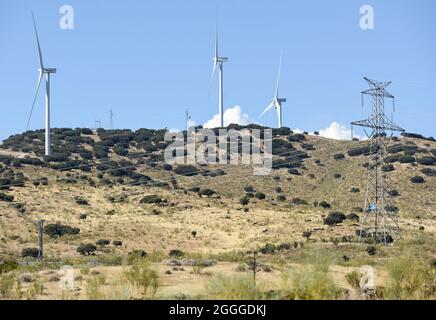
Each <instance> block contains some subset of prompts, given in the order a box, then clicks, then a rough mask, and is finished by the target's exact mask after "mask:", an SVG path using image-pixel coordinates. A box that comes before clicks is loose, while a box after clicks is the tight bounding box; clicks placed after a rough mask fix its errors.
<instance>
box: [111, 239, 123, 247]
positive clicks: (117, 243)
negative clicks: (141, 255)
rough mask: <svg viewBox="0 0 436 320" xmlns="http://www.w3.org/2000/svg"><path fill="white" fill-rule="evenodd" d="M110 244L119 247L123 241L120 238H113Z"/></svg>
mask: <svg viewBox="0 0 436 320" xmlns="http://www.w3.org/2000/svg"><path fill="white" fill-rule="evenodd" d="M112 244H113V246H114V247H121V246H122V245H123V242H122V241H120V240H114V241H112Z"/></svg>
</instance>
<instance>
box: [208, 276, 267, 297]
mask: <svg viewBox="0 0 436 320" xmlns="http://www.w3.org/2000/svg"><path fill="white" fill-rule="evenodd" d="M262 287H263V285H262V283H260V282H259V281H257V283H254V281H253V278H252V277H250V276H233V277H228V276H225V275H218V276H216V277H214V278H212V279H211V280H210V281H207V285H206V292H207V293H206V295H207V299H214V300H258V299H262V298H263V294H262Z"/></svg>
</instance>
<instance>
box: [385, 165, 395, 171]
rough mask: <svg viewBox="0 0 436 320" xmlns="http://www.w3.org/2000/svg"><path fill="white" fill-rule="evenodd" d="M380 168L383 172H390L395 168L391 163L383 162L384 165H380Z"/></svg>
mask: <svg viewBox="0 0 436 320" xmlns="http://www.w3.org/2000/svg"><path fill="white" fill-rule="evenodd" d="M382 170H383V172H391V171H394V170H395V167H394V165H392V164H385V165H384V166H383V167H382Z"/></svg>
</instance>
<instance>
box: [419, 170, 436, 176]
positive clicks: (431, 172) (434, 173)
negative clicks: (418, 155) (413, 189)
mask: <svg viewBox="0 0 436 320" xmlns="http://www.w3.org/2000/svg"><path fill="white" fill-rule="evenodd" d="M421 173H422V174H425V175H426V176H428V177H436V170H435V169H432V168H423V169H421Z"/></svg>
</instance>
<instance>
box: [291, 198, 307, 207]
mask: <svg viewBox="0 0 436 320" xmlns="http://www.w3.org/2000/svg"><path fill="white" fill-rule="evenodd" d="M292 203H293V204H295V205H297V206H305V205H307V201H306V200H304V199H300V198H293V199H292Z"/></svg>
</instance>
